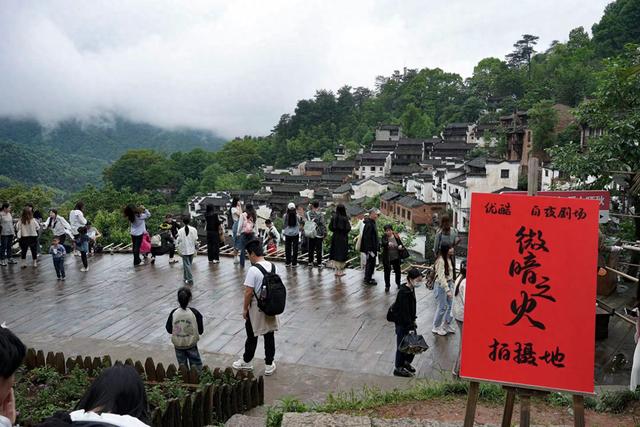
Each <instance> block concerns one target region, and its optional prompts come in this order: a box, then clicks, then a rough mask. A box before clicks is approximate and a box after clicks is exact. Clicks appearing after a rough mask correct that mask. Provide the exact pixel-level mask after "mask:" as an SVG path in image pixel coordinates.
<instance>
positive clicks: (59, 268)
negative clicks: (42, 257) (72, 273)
mask: <svg viewBox="0 0 640 427" xmlns="http://www.w3.org/2000/svg"><path fill="white" fill-rule="evenodd" d="M49 253H50V254H51V259H53V268H55V269H56V276H58V280H65V275H64V256H65V255H66V254H67V250H66V249H65V248H64V246H63V245H61V244H60V239H59V238H57V237H54V238H53V240H51V247H50V248H49Z"/></svg>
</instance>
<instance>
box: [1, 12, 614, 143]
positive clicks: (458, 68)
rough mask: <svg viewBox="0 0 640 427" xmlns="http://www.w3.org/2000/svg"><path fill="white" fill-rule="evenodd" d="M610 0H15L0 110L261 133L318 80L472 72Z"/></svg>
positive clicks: (330, 85)
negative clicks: (524, 39)
mask: <svg viewBox="0 0 640 427" xmlns="http://www.w3.org/2000/svg"><path fill="white" fill-rule="evenodd" d="M607 3H608V1H607V0H591V1H588V2H585V1H580V0H565V1H557V0H555V1H551V0H523V1H520V2H518V3H513V2H510V1H506V0H485V1H476V0H455V1H446V2H445V1H434V0H407V1H402V2H397V1H391V0H362V1H348V2H345V1H326V0H311V1H308V0H305V1H284V0H282V1H280V0H270V1H248V0H237V1H232V2H230V1H204V0H202V1H193V0H191V1H188V2H184V1H178V0H175V1H170V0H136V1H130V0H112V1H80V2H79V1H63V0H50V1H25V0H6V1H3V2H2V5H1V6H0V76H1V77H0V94H1V96H0V116H9V117H14V118H25V117H26V118H36V119H37V120H39V121H40V122H42V123H44V124H55V123H57V122H59V121H61V120H66V119H70V118H76V119H80V120H85V121H86V120H91V119H93V118H96V117H99V118H101V119H103V118H104V116H105V115H107V116H109V115H117V116H122V117H125V118H127V119H129V120H132V121H136V122H143V123H149V124H152V125H156V126H161V127H165V128H171V127H194V128H200V129H208V130H212V131H214V132H216V133H218V134H219V135H222V136H225V137H233V136H237V135H244V134H254V135H264V134H267V133H269V131H270V130H271V128H272V127H273V125H274V124H275V123H276V122H277V120H278V118H279V117H280V115H281V114H283V113H287V112H292V111H293V109H294V107H295V103H296V101H297V100H298V99H301V98H306V97H310V96H313V94H314V92H315V90H316V89H317V88H327V89H332V90H336V89H337V88H339V87H340V86H342V85H343V84H349V85H351V86H368V87H373V84H374V80H375V77H376V76H377V75H382V74H384V75H388V74H390V73H392V72H393V70H394V69H402V67H404V66H406V67H410V68H412V67H413V68H417V67H440V68H443V69H445V70H447V71H453V72H457V73H460V74H462V75H463V76H465V77H468V76H469V75H470V74H471V73H472V71H473V66H474V65H475V64H476V63H477V62H478V60H480V59H481V58H483V57H487V56H497V57H502V56H503V55H504V53H505V52H507V51H509V50H510V48H511V45H512V44H513V42H514V41H515V40H517V39H518V38H519V37H520V35H521V34H523V33H530V34H535V35H539V36H540V42H539V45H538V46H540V47H541V48H542V49H544V48H546V46H548V45H549V43H550V42H551V41H552V40H554V39H560V40H562V39H564V38H566V34H567V31H568V29H570V28H574V27H577V26H580V25H582V26H585V28H587V29H588V28H590V26H591V24H592V23H593V22H597V21H598V20H599V18H600V16H601V15H602V11H603V9H604V6H605V5H606V4H607Z"/></svg>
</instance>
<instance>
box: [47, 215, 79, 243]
mask: <svg viewBox="0 0 640 427" xmlns="http://www.w3.org/2000/svg"><path fill="white" fill-rule="evenodd" d="M43 227H44V229H45V230H51V232H52V233H53V237H55V238H57V239H58V242H59V243H60V244H61V245H64V242H65V241H66V239H67V235H70V236H73V232H72V231H71V225H70V224H69V223H68V222H67V220H66V219H64V218H63V217H61V216H58V210H57V209H50V210H49V218H47V220H46V221H45V222H44V224H43ZM76 232H77V231H76Z"/></svg>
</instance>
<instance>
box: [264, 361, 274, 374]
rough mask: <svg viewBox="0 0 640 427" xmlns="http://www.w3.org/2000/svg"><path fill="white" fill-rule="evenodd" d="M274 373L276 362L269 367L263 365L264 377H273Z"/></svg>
mask: <svg viewBox="0 0 640 427" xmlns="http://www.w3.org/2000/svg"><path fill="white" fill-rule="evenodd" d="M275 371H276V361H275V360H274V361H273V362H272V363H271V365H264V374H265V375H266V376H269V375H273V373H274V372H275Z"/></svg>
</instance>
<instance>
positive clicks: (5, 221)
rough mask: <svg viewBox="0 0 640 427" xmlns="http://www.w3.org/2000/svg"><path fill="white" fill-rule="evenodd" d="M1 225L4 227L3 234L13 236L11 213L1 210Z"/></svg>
mask: <svg viewBox="0 0 640 427" xmlns="http://www.w3.org/2000/svg"><path fill="white" fill-rule="evenodd" d="M0 226H1V227H2V235H3V236H13V235H14V230H13V217H12V216H11V213H9V212H7V213H4V212H0Z"/></svg>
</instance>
